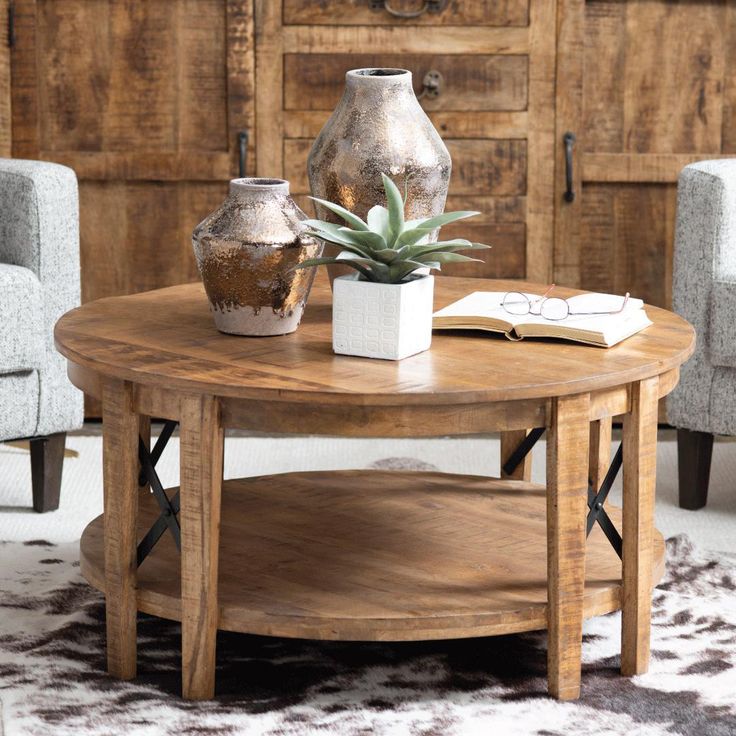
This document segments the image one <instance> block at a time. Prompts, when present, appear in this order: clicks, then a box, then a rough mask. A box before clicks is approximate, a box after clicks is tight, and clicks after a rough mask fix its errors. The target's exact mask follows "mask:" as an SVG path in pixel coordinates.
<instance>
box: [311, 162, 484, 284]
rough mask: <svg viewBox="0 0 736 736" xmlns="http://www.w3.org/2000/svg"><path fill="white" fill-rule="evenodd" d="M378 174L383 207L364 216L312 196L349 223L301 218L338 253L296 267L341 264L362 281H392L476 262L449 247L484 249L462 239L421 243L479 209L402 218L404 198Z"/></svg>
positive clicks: (479, 245)
mask: <svg viewBox="0 0 736 736" xmlns="http://www.w3.org/2000/svg"><path fill="white" fill-rule="evenodd" d="M381 176H382V178H383V188H384V190H385V192H386V202H387V203H388V207H382V206H381V205H376V206H375V207H372V208H371V210H370V211H369V212H368V216H367V218H366V220H362V219H361V218H360V217H358V216H357V215H355V214H353V213H352V212H350V211H349V210H346V209H345V208H344V207H341V206H340V205H338V204H334V203H333V202H328V201H326V200H324V199H318V198H317V197H312V199H314V201H315V202H318V203H319V204H321V205H322V206H323V207H326V208H327V209H328V210H330V211H331V212H334V213H335V214H336V215H338V216H339V217H341V218H342V219H343V220H344V221H345V222H346V223H347V225H348V226H349V227H347V226H341V225H336V224H335V223H332V222H325V221H324V220H306V221H305V224H306V225H307V226H308V227H309V234H310V235H313V236H314V237H317V238H319V239H320V240H323V241H325V242H327V243H332V244H333V245H336V246H338V247H340V248H342V251H341V252H340V253H339V254H338V255H336V256H334V257H324V258H310V259H308V260H306V261H303V262H302V263H300V264H299V266H297V268H307V267H310V266H323V265H327V264H333V263H334V264H343V265H345V266H350V267H351V268H354V269H355V270H356V271H358V273H359V274H360V277H362V278H363V279H365V280H366V281H377V282H380V283H384V284H398V283H401V282H403V281H407V280H409V279H410V278H411V276H412V274H414V273H415V272H416V271H417V270H418V269H420V268H429V269H436V270H440V268H441V267H442V264H443V263H460V262H463V261H478V260H479V259H477V258H470V257H468V256H464V255H462V254H461V253H456V252H455V251H458V250H481V249H485V248H490V246H488V245H484V244H482V243H471V242H470V241H469V240H465V239H463V238H455V239H453V240H445V241H439V242H435V243H429V242H427V241H428V237H429V236H430V234H431V233H432V232H434V231H435V230H439V229H440V228H441V227H443V226H444V225H447V224H449V223H451V222H455V221H456V220H462V219H464V218H466V217H472V216H473V215H477V214H480V213H478V212H472V211H460V212H445V213H444V214H441V215H435V216H434V217H427V218H424V219H420V220H405V219H404V208H405V206H406V197H405V196H404V197H402V195H401V192H400V191H399V188H398V187H397V186H396V184H394V182H393V181H391V179H390V178H389V177H388V176H386V175H385V174H381Z"/></svg>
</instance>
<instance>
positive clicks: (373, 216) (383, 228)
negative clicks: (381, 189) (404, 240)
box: [367, 204, 391, 244]
mask: <svg viewBox="0 0 736 736" xmlns="http://www.w3.org/2000/svg"><path fill="white" fill-rule="evenodd" d="M367 220H368V227H369V228H370V229H371V230H372V231H373V232H374V233H378V234H379V235H381V236H382V237H383V239H384V240H385V241H386V243H387V244H388V243H390V242H391V226H390V225H389V219H388V210H387V209H386V208H385V207H382V206H381V205H380V204H377V205H376V206H375V207H371V209H370V210H369V211H368V217H367Z"/></svg>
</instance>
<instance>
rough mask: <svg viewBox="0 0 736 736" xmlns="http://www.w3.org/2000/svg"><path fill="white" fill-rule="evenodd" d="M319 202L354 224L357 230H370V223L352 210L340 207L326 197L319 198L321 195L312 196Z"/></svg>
mask: <svg viewBox="0 0 736 736" xmlns="http://www.w3.org/2000/svg"><path fill="white" fill-rule="evenodd" d="M310 199H313V200H314V201H315V202H317V203H318V204H321V205H322V206H323V207H325V208H326V209H328V210H330V212H334V213H335V214H336V215H338V216H339V217H342V219H343V220H345V222H347V223H348V225H350V226H352V227H353V228H355V229H356V230H368V225H367V224H366V223H365V222H364V221H363V220H361V219H360V217H358V216H357V215H354V214H353V213H352V212H351V211H350V210H346V209H345V208H344V207H340V205H339V204H335V203H334V202H328V201H327V200H326V199H319V197H310Z"/></svg>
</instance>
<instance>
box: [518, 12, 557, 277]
mask: <svg viewBox="0 0 736 736" xmlns="http://www.w3.org/2000/svg"><path fill="white" fill-rule="evenodd" d="M556 11H557V3H556V2H555V0H532V3H531V22H530V31H529V45H530V50H529V131H528V141H527V161H528V173H527V200H528V209H527V218H526V224H527V241H526V264H525V265H526V278H528V279H530V280H533V281H542V282H549V280H550V278H551V276H552V268H553V254H554V232H555V231H554V222H555V200H554V196H555V193H554V185H553V182H554V177H555V119H554V116H553V115H551V114H550V111H551V110H552V109H553V108H554V106H555V104H556V103H555V63H556V62H555V50H556V40H555V36H554V34H553V33H552V29H553V28H554V27H555V20H556Z"/></svg>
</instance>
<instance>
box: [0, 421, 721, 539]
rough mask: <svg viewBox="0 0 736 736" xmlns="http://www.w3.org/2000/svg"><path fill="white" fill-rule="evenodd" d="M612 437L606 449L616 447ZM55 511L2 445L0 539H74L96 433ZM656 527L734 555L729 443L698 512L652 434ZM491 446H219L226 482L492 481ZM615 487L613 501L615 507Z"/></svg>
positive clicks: (671, 458)
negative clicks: (391, 476)
mask: <svg viewBox="0 0 736 736" xmlns="http://www.w3.org/2000/svg"><path fill="white" fill-rule="evenodd" d="M616 434H617V433H614V444H616V443H617V436H616ZM177 444H178V440H177V438H176V437H174V438H173V439H172V441H171V443H170V445H169V447H168V448H167V450H166V452H165V453H164V455H163V457H162V458H161V461H160V465H159V472H160V474H161V478H162V481H163V482H164V484H165V485H175V484H176V483H177V482H178V453H177ZM67 447H68V449H69V450H70V452H69V457H68V458H67V460H66V462H65V466H64V479H63V484H62V494H61V507H60V508H59V510H58V511H56V512H53V513H49V514H35V513H34V512H33V511H31V509H30V504H31V486H30V462H29V459H28V452H27V450H26V449H25V448H24V447H22V446H15V445H0V463H1V464H2V469H3V472H2V475H1V476H0V539H2V540H16V541H24V540H29V539H47V540H48V541H51V542H65V541H73V540H76V539H79V537H80V535H81V533H82V530H83V529H84V527H85V526H86V525H87V523H88V522H89V521H90V520H91V519H93V518H94V517H95V516H97V515H98V514H100V513H101V512H102V439H101V437H100V434H99V425H88V426H87V427H85V429H83V430H81V431H80V432H78V433H75V434H74V435H72V436H70V437H69V440H68V443H67ZM657 464H658V475H657V527H658V528H659V529H660V530H661V531H662V533H663V534H664V536H665V537H670V536H673V535H675V534H681V533H684V534H687V535H688V536H689V537H690V539H692V540H693V541H694V542H695V543H696V544H697V546H698V547H700V548H704V549H712V550H723V551H736V442H732V441H730V440H726V439H721V440H717V441H716V443H715V447H714V453H713V469H712V472H711V484H710V492H709V500H708V505H707V506H706V508H705V509H701V510H700V511H684V510H682V509H680V508H678V506H677V444H676V441H675V432H674V431H673V430H660V432H659V444H658V450H657ZM498 465H499V443H498V439H497V438H495V437H488V438H485V437H484V438H477V437H473V438H467V439H433V440H346V439H335V438H329V437H279V438H271V437H263V436H248V437H245V436H242V435H240V436H234V437H230V438H229V439H228V441H227V442H226V448H225V476H226V477H229V478H231V477H239V476H247V475H261V474H267V473H275V472H282V471H291V470H330V469H340V468H366V467H371V466H374V467H379V468H386V469H392V468H395V469H414V468H416V469H423V470H433V469H437V470H441V471H444V472H451V473H470V474H478V475H497V474H498ZM544 473H545V455H544V443H543V442H540V443H539V445H538V446H537V448H536V449H535V451H534V461H533V472H532V475H533V480H535V481H537V482H543V481H544ZM619 489H620V478H619V479H618V481H617V484H616V486H615V488H614V491H613V492H612V494H611V500H612V501H613V503H615V504H620V493H619Z"/></svg>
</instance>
